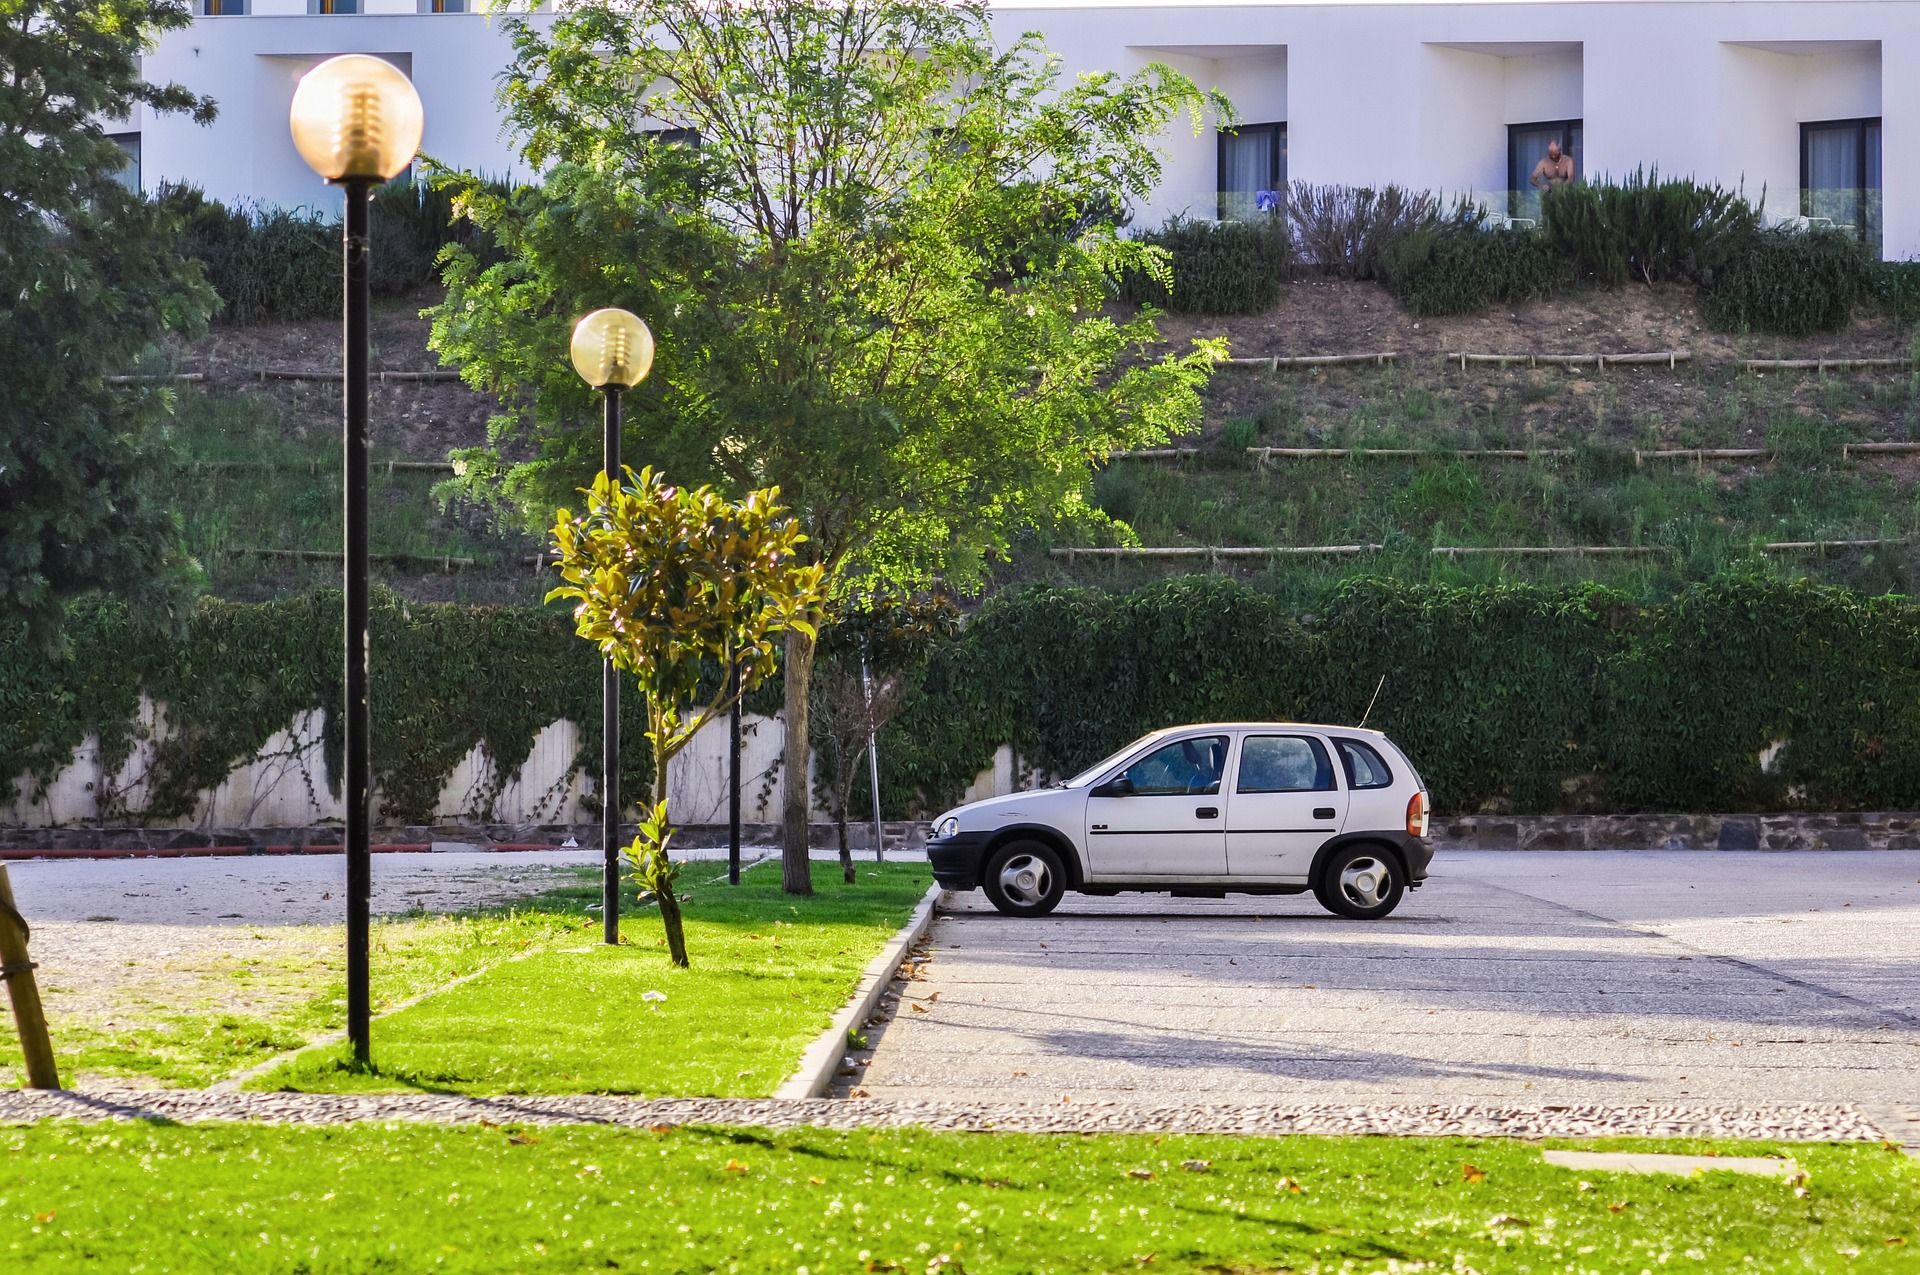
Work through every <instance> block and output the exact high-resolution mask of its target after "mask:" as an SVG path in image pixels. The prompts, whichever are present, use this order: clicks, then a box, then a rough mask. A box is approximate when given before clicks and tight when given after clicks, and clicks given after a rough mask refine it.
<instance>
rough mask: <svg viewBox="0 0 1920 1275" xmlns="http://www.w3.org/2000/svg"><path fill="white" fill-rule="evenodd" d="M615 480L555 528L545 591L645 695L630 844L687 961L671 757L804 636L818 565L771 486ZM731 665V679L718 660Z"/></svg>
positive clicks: (819, 588) (817, 596)
mask: <svg viewBox="0 0 1920 1275" xmlns="http://www.w3.org/2000/svg"><path fill="white" fill-rule="evenodd" d="M627 477H628V479H630V480H631V481H629V482H626V483H620V484H615V483H613V482H611V481H609V479H608V478H607V476H606V475H605V474H601V475H600V476H598V477H597V478H595V479H594V483H593V487H592V488H591V490H589V491H588V492H587V496H588V504H587V512H586V513H585V514H583V515H581V516H579V517H575V516H574V514H573V513H572V512H570V511H569V510H566V509H562V510H561V511H560V513H559V516H558V517H557V518H556V520H555V522H554V524H553V542H554V546H555V548H556V550H557V556H558V560H559V568H560V578H561V579H562V580H565V581H566V583H565V584H563V585H561V586H559V587H558V588H556V589H554V590H553V591H552V592H550V593H549V594H547V600H548V601H549V602H551V601H553V600H554V599H555V598H572V599H574V600H575V601H576V602H577V603H578V605H577V606H575V608H574V621H575V629H576V631H577V632H578V633H579V635H580V636H581V637H583V638H586V639H587V640H588V641H590V642H592V643H593V644H594V645H595V646H597V647H599V649H600V654H601V657H602V658H603V659H609V660H612V661H613V663H614V666H615V667H616V668H620V669H624V670H626V671H627V672H629V673H631V674H633V676H634V680H635V681H637V682H638V683H639V685H640V692H641V695H642V696H643V697H644V698H645V700H646V711H647V729H646V734H647V742H648V743H649V744H650V745H652V747H653V805H652V808H651V809H650V810H648V811H647V812H646V813H645V815H644V817H643V818H642V819H641V820H640V833H639V835H638V836H637V837H635V838H634V841H633V845H632V846H630V847H628V849H627V854H628V856H629V857H630V858H631V859H632V860H633V862H634V866H635V867H636V868H637V869H638V870H639V874H640V879H641V880H642V881H643V882H644V883H645V884H646V886H647V888H648V889H650V890H652V891H653V893H654V897H655V898H656V899H658V900H659V904H660V919H661V921H662V922H663V923H664V924H665V926H666V931H667V950H668V953H669V954H670V955H671V957H672V958H673V963H674V964H675V965H679V966H682V967H684V966H685V965H686V964H687V943H686V938H685V936H684V935H683V934H682V933H681V928H680V903H679V900H678V899H677V898H675V896H674V893H673V882H674V878H675V877H676V876H677V875H678V874H679V868H678V867H677V866H676V865H675V864H673V863H672V862H671V861H670V860H669V859H668V858H667V842H668V840H669V839H670V838H671V837H672V835H673V829H672V825H671V824H670V823H669V822H668V812H667V763H668V762H670V761H672V760H673V757H674V754H676V753H678V752H679V751H680V750H681V749H682V748H684V747H686V745H687V742H688V741H689V740H691V739H692V738H693V737H694V736H695V735H696V734H698V733H699V731H700V728H701V727H703V726H705V725H706V724H707V723H708V722H710V721H712V720H713V719H714V718H715V717H717V716H718V715H720V714H721V713H724V712H726V711H727V709H728V708H730V707H731V706H732V704H733V702H734V700H735V699H736V698H737V697H738V696H739V695H741V694H744V693H745V692H747V691H750V690H752V689H753V688H754V687H755V686H757V685H759V683H760V682H761V681H762V680H764V679H765V678H766V677H767V675H768V674H770V673H772V672H773V670H774V668H775V667H776V666H777V664H778V656H777V652H776V650H775V645H774V644H775V639H777V638H778V637H780V636H781V635H782V634H785V633H789V632H800V633H804V634H806V635H807V636H808V637H809V638H812V637H813V636H814V633H815V629H814V625H813V619H812V617H813V615H814V613H815V611H816V610H817V609H818V607H819V605H820V603H821V602H822V601H824V599H825V590H824V587H823V585H822V575H823V571H822V568H821V567H820V565H819V564H818V563H811V564H809V563H806V562H802V561H801V560H800V558H799V557H798V555H797V551H798V550H799V548H800V547H801V546H802V545H803V544H804V543H805V541H806V537H805V536H803V535H801V534H800V528H799V527H798V526H797V525H796V524H795V523H794V522H793V521H792V520H791V519H789V518H787V517H786V516H785V515H786V512H787V511H786V509H785V507H783V506H781V505H777V504H775V503H774V500H775V498H776V497H778V496H779V494H780V493H779V490H778V489H777V488H768V489H766V490H764V491H755V492H750V493H748V494H747V496H746V497H745V498H744V499H743V500H741V501H739V502H738V503H737V504H736V503H730V502H728V501H727V500H726V499H724V498H723V497H721V496H720V495H719V494H718V493H716V492H715V491H714V490H713V489H712V488H711V487H699V488H696V489H694V490H692V491H688V490H686V489H684V488H679V487H670V486H668V485H667V484H666V482H665V481H663V480H662V479H661V478H660V477H659V476H658V475H657V474H655V473H654V472H653V470H651V469H646V470H642V471H641V473H640V476H639V477H638V478H637V479H636V478H634V476H633V471H632V470H631V469H629V470H628V471H627ZM728 668H737V669H739V671H740V677H739V682H738V685H737V687H730V686H729V679H728V678H727V677H726V676H725V675H724V674H722V673H720V672H719V670H724V669H728Z"/></svg>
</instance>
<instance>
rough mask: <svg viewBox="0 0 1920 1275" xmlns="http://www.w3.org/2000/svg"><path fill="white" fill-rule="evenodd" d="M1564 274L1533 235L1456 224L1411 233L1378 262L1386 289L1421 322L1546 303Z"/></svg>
mask: <svg viewBox="0 0 1920 1275" xmlns="http://www.w3.org/2000/svg"><path fill="white" fill-rule="evenodd" d="M1566 273H1567V272H1566V269H1565V267H1564V265H1563V264H1562V263H1561V261H1560V259H1559V258H1558V257H1557V256H1556V255H1555V254H1554V251H1553V249H1552V247H1551V246H1550V245H1549V244H1548V242H1547V240H1546V238H1545V237H1544V236H1542V235H1541V234H1539V233H1538V232H1536V231H1529V230H1485V229H1480V228H1478V227H1476V226H1473V225H1471V224H1469V223H1467V222H1464V221H1458V220H1456V221H1453V222H1445V223H1439V224H1435V225H1428V226H1421V227H1419V228H1418V229H1415V230H1413V231H1411V232H1409V233H1408V234H1406V235H1404V236H1403V237H1401V238H1400V239H1399V240H1398V241H1397V242H1396V243H1394V244H1392V245H1391V246H1390V247H1389V248H1388V249H1387V251H1386V253H1385V254H1384V255H1383V256H1382V258H1381V262H1380V275H1381V278H1382V280H1383V281H1384V282H1385V283H1386V285H1387V287H1388V288H1389V289H1390V290H1391V291H1392V292H1393V294H1394V295H1395V296H1396V297H1398V298H1400V302H1401V304H1403V305H1405V306H1406V307H1407V309H1408V311H1409V312H1411V313H1413V314H1416V315H1420V316H1422V317H1427V316H1432V315H1443V314H1473V313H1476V312H1478V311H1481V310H1484V309H1486V308H1487V307H1488V306H1492V305H1512V304H1515V303H1517V302H1520V301H1528V300H1533V299H1535V298H1538V297H1544V296H1547V295H1548V294H1550V293H1551V292H1553V290H1554V289H1555V288H1557V287H1559V286H1560V285H1561V284H1562V283H1563V282H1564V281H1565V277H1566Z"/></svg>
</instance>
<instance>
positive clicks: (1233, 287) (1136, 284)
mask: <svg viewBox="0 0 1920 1275" xmlns="http://www.w3.org/2000/svg"><path fill="white" fill-rule="evenodd" d="M1140 238H1142V239H1143V240H1145V241H1146V242H1147V243H1150V244H1152V245H1154V246H1155V247H1157V248H1161V249H1164V250H1165V251H1166V253H1167V256H1168V258H1169V265H1170V266H1171V268H1172V271H1173V286H1172V288H1171V289H1168V288H1167V287H1165V286H1163V285H1162V284H1161V283H1160V282H1159V281H1158V280H1156V279H1153V278H1150V277H1149V276H1147V275H1145V274H1141V273H1134V274H1132V275H1130V276H1129V277H1128V278H1127V279H1126V281H1125V284H1124V288H1123V295H1124V296H1125V297H1126V299H1127V300H1129V301H1136V302H1144V303H1146V304H1149V305H1156V306H1160V307H1162V308H1163V309H1167V310H1174V311H1178V312H1181V313H1184V314H1259V313H1260V312H1261V311H1263V310H1270V309H1272V308H1273V307H1274V306H1276V305H1278V304H1279V302H1280V293H1281V289H1282V287H1283V286H1284V285H1285V283H1286V278H1287V261H1288V255H1289V254H1288V246H1287V232H1286V224H1285V222H1283V221H1282V220H1281V219H1280V218H1279V217H1277V216H1272V215H1262V216H1259V217H1257V218H1255V219H1254V220H1252V221H1228V222H1212V221H1191V220H1188V219H1186V218H1181V217H1175V218H1173V219H1172V220H1171V221H1169V222H1167V224H1166V225H1164V226H1162V227H1161V228H1160V229H1159V230H1154V231H1149V232H1148V233H1146V234H1144V235H1141V236H1140Z"/></svg>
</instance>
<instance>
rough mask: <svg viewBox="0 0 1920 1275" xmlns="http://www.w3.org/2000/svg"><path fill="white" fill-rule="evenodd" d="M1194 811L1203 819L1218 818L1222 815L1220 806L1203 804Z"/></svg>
mask: <svg viewBox="0 0 1920 1275" xmlns="http://www.w3.org/2000/svg"><path fill="white" fill-rule="evenodd" d="M1193 813H1194V814H1195V815H1197V816H1199V817H1200V818H1202V819H1218V818H1219V817H1220V807H1218V806H1202V807H1200V808H1199V809H1198V810H1196V811H1194V812H1193Z"/></svg>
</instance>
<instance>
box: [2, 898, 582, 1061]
mask: <svg viewBox="0 0 1920 1275" xmlns="http://www.w3.org/2000/svg"><path fill="white" fill-rule="evenodd" d="M555 880H556V884H555V885H554V886H553V887H552V888H550V889H547V890H545V891H542V892H541V893H539V894H536V895H533V896H531V897H529V898H527V899H524V900H521V901H519V902H516V903H514V904H511V905H507V906H501V907H492V908H484V909H478V910H475V911H472V912H461V913H453V914H447V915H429V914H426V913H410V914H401V915H397V916H387V917H379V918H376V919H375V921H374V923H373V929H372V935H371V938H370V942H369V947H370V956H371V963H372V980H373V997H374V1012H375V1013H379V1012H381V1011H383V1010H384V1009H386V1008H388V1007H390V1006H393V1005H397V1004H400V1003H401V1002H403V1001H406V1000H409V999H411V998H413V997H415V996H419V995H421V994H422V993H425V992H428V991H431V990H432V989H433V988H436V987H439V986H442V985H443V984H446V983H448V982H451V981H452V980H454V979H456V978H460V977H462V976H464V975H467V974H470V973H472V972H473V971H475V970H477V969H480V968H482V967H483V966H486V965H488V964H490V963H492V962H496V961H500V960H502V959H504V958H506V957H508V956H512V955H514V954H516V953H519V952H524V951H527V950H530V949H532V948H534V947H537V946H539V945H541V944H545V943H549V942H552V941H555V940H557V939H559V938H562V937H563V936H565V935H567V934H569V933H572V932H574V931H581V932H585V931H587V930H597V928H598V926H599V922H598V920H597V919H595V918H594V917H592V916H591V915H589V914H588V913H587V911H586V905H587V904H588V903H590V902H594V901H597V900H598V898H599V890H600V887H599V874H598V872H597V871H595V870H593V869H566V870H563V871H562V872H559V873H556V874H555ZM345 953H346V937H345V927H344V926H339V925H296V926H284V925H275V926H269V925H254V926H235V927H233V935H232V942H231V943H230V944H225V945H223V946H222V948H221V949H219V950H217V951H212V952H207V951H199V952H195V953H192V954H183V955H180V956H172V955H169V954H167V953H165V952H159V953H155V954H153V955H152V956H150V957H145V958H142V959H141V960H139V961H137V962H134V961H130V962H128V964H129V967H130V968H129V969H128V970H127V972H126V977H125V979H124V981H123V983H122V985H121V987H120V990H119V994H118V995H116V997H115V998H114V999H113V1000H112V1001H111V1002H110V1003H108V1004H106V1005H95V1006H91V1007H89V1008H88V1009H87V1010H85V1011H80V1012H73V1013H67V1012H63V1010H62V1006H61V999H60V995H59V989H60V986H61V973H60V971H59V970H58V969H54V968H46V969H43V970H42V971H41V978H42V982H43V987H44V988H45V990H47V991H48V992H49V997H48V999H49V1016H50V1018H51V1020H52V1021H51V1028H52V1032H53V1038H54V1040H53V1043H54V1049H55V1052H56V1055H57V1057H58V1059H59V1063H60V1072H61V1077H62V1080H63V1081H64V1082H65V1083H67V1084H75V1083H83V1084H84V1083H90V1082H94V1081H100V1080H107V1081H114V1082H126V1081H130V1080H131V1081H140V1082H145V1083H150V1084H153V1085H158V1086H162V1087H185V1088H197V1087H200V1086H204V1085H208V1084H211V1083H213V1082H214V1081H216V1080H219V1079H221V1078H222V1077H225V1076H230V1075H233V1074H234V1073H236V1072H239V1071H242V1070H244V1069H246V1068H247V1067H250V1066H254V1065H257V1064H259V1063H262V1062H265V1061H267V1060H268V1059H271V1058H272V1057H273V1056H274V1055H276V1054H281V1053H285V1052H287V1051H288V1050H291V1049H297V1048H299V1047H300V1046H302V1045H304V1044H306V1043H307V1042H308V1041H310V1040H313V1039H314V1038H316V1037H318V1036H323V1035H325V1034H327V1033H329V1032H334V1031H339V1030H340V1029H341V1028H343V1027H344V1026H345V1024H346V980H345V962H346V955H345ZM19 1063H20V1053H19V1047H18V1041H17V1039H16V1037H15V1035H14V1028H13V1020H12V1016H11V1015H8V1014H4V1013H0V1086H6V1087H12V1086H16V1085H18V1084H21V1083H23V1081H24V1072H23V1070H22V1068H21V1067H20V1065H19Z"/></svg>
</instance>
